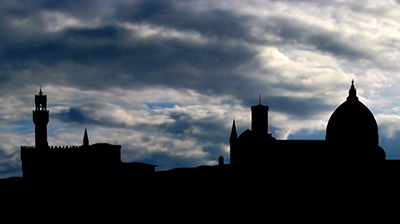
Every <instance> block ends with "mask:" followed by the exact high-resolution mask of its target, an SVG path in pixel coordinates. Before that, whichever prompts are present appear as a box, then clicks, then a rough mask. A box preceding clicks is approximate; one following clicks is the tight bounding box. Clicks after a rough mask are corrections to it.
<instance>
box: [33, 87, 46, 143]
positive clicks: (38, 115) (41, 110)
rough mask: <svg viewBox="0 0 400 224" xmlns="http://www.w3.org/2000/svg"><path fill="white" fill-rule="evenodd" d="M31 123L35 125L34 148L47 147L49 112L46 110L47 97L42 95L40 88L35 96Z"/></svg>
mask: <svg viewBox="0 0 400 224" xmlns="http://www.w3.org/2000/svg"><path fill="white" fill-rule="evenodd" d="M32 112H33V123H34V124H35V147H36V148H45V147H48V142H47V124H48V123H49V111H48V110H47V96H46V95H43V93H42V87H40V91H39V95H35V110H34V111H32Z"/></svg>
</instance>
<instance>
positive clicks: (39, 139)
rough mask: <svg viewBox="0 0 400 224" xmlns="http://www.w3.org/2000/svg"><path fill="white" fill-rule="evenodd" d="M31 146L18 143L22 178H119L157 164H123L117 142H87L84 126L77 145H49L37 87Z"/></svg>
mask: <svg viewBox="0 0 400 224" xmlns="http://www.w3.org/2000/svg"><path fill="white" fill-rule="evenodd" d="M33 123H34V125H35V146H21V161H22V174H23V178H30V179H32V178H33V179H35V178H77V177H85V178H86V177H102V178H104V177H119V176H129V175H132V174H141V173H154V172H155V167H156V166H157V165H152V164H145V163H138V162H134V163H123V162H122V161H121V147H122V146H121V145H112V144H108V143H96V144H92V145H90V144H89V136H88V133H87V129H86V128H85V131H84V135H83V144H82V145H79V146H50V145H49V144H48V142H47V124H48V123H49V110H47V96H46V95H43V92H42V89H41V88H40V91H39V95H35V110H33Z"/></svg>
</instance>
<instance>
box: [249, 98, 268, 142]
mask: <svg viewBox="0 0 400 224" xmlns="http://www.w3.org/2000/svg"><path fill="white" fill-rule="evenodd" d="M268 110H269V107H268V106H264V105H261V94H260V96H259V100H258V105H257V106H252V107H251V131H252V132H254V134H255V135H257V136H264V137H267V135H268Z"/></svg>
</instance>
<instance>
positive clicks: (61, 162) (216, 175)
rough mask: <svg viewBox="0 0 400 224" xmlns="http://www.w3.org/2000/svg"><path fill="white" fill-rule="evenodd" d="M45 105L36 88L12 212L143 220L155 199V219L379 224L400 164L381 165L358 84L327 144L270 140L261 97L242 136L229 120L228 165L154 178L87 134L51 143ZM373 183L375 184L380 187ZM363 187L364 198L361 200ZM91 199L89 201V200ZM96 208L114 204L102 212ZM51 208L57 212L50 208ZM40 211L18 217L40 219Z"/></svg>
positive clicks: (13, 185)
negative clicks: (78, 140)
mask: <svg viewBox="0 0 400 224" xmlns="http://www.w3.org/2000/svg"><path fill="white" fill-rule="evenodd" d="M46 105H47V98H46V95H44V94H43V92H42V89H40V91H39V95H35V110H33V122H34V124H35V146H21V161H22V171H23V178H22V179H18V178H10V179H7V180H1V181H2V182H0V186H1V187H6V188H7V189H8V190H10V189H13V190H12V191H14V192H19V193H17V194H18V196H17V197H16V198H12V197H8V198H7V199H6V201H7V203H10V204H11V206H10V207H8V206H6V207H7V208H4V209H7V211H10V214H12V211H11V210H13V209H16V208H17V207H19V205H21V204H23V203H26V202H28V201H35V200H40V199H39V198H38V196H37V195H40V197H41V198H42V199H45V200H51V198H52V197H53V196H54V195H57V197H61V198H62V200H58V199H57V200H55V201H54V200H53V201H52V202H51V203H49V204H48V205H47V206H46V207H45V208H46V209H50V208H51V209H50V210H49V211H52V212H54V213H55V214H59V215H65V214H67V213H68V214H73V215H75V216H76V217H90V216H98V215H95V214H100V213H104V214H110V216H113V217H114V216H116V215H117V214H120V213H121V211H125V212H129V208H134V209H136V210H135V211H136V212H137V213H138V216H143V217H145V215H144V214H149V213H151V212H149V210H147V207H146V208H145V207H143V206H142V205H147V204H150V203H154V202H157V203H160V201H161V202H163V203H166V204H163V206H162V207H163V209H159V210H157V212H161V213H162V214H165V215H168V214H170V215H171V214H173V213H174V212H176V210H178V209H180V211H181V212H186V213H187V214H192V215H198V214H199V213H201V212H202V211H204V210H207V211H208V213H209V214H214V215H219V216H220V214H219V213H218V212H216V211H220V209H221V208H225V209H227V210H229V211H230V215H229V216H230V217H229V218H232V220H236V218H237V217H242V218H247V219H249V214H253V217H257V218H260V217H264V219H265V217H267V220H275V221H277V220H278V221H285V222H290V221H310V222H311V221H321V220H326V219H328V218H327V217H329V220H331V221H332V220H342V219H344V218H345V217H346V220H351V218H355V219H357V221H360V220H361V217H360V216H359V215H360V214H361V213H363V214H364V216H365V214H368V215H369V216H368V219H367V220H372V219H373V218H377V219H381V218H382V217H381V214H382V213H381V209H382V208H383V207H382V206H381V205H382V203H383V199H382V198H381V197H379V196H381V193H382V190H383V188H382V186H385V187H386V186H388V184H391V183H389V182H388V180H387V177H388V176H390V175H394V174H395V172H397V171H398V170H399V167H400V163H399V162H398V161H396V160H386V154H385V151H384V149H383V148H382V147H380V146H379V133H378V125H377V122H376V120H375V118H374V115H373V114H372V112H371V111H370V110H369V109H368V107H366V106H365V105H364V104H363V103H362V102H360V101H359V99H358V97H357V91H356V88H355V85H354V80H352V82H351V86H350V89H349V95H348V96H347V99H346V101H344V102H343V103H342V104H341V105H339V106H338V107H337V109H336V110H335V111H333V113H332V115H331V117H330V118H329V121H328V124H327V128H326V138H325V139H320V140H279V139H276V138H275V137H273V136H272V134H271V133H269V130H268V111H269V106H266V105H262V104H261V94H260V95H259V104H258V105H255V106H252V107H251V130H249V129H247V130H245V131H243V132H242V133H241V134H240V135H238V133H237V129H236V128H237V125H242V124H236V121H235V118H233V122H232V128H231V132H230V137H229V144H230V163H229V164H226V163H225V161H224V157H223V156H222V155H221V156H219V157H218V158H215V159H216V160H217V161H218V165H215V166H199V167H193V168H175V169H171V170H167V171H158V172H155V167H156V166H157V165H155V164H146V163H139V162H133V163H123V162H122V161H121V147H122V146H121V145H111V144H108V143H95V144H91V145H90V144H89V135H88V131H87V129H86V128H85V130H84V133H83V143H82V145H79V146H51V145H49V143H48V141H47V124H48V122H49V110H47V106H46ZM227 136H228V133H227ZM371 183H381V184H380V186H379V187H376V185H375V184H371ZM46 186H53V187H51V188H49V187H46ZM82 186H86V187H84V188H85V189H86V190H84V189H83V188H81V187H82ZM106 186H111V187H106ZM343 186H345V187H343ZM393 186H395V185H392V186H391V187H393ZM33 189H34V191H35V192H36V193H35V194H32V190H33ZM93 189H96V190H101V191H103V193H102V195H101V198H102V200H103V199H104V200H103V202H99V200H96V199H94V198H95V196H93V195H94V191H93ZM360 189H362V191H367V192H368V195H365V194H361V191H360ZM57 192H58V193H57ZM64 194H66V195H69V196H66V195H64ZM88 195H92V196H90V199H87V196H88ZM85 198H86V199H85ZM116 198H124V201H129V200H133V201H135V202H134V204H135V205H130V206H128V207H124V206H122V204H119V203H117V201H116V200H117V199H116ZM189 198H190V199H189ZM16 201H18V202H16ZM72 201H75V202H77V201H79V202H80V203H83V202H85V203H89V204H90V205H86V206H85V205H84V203H83V204H80V203H78V204H80V205H77V206H78V207H80V208H81V210H79V211H76V210H74V212H72V210H71V208H70V207H68V206H66V204H67V202H72ZM172 202H176V203H180V204H179V206H177V207H176V208H172V207H168V206H167V204H168V203H172ZM260 202H262V203H260ZM13 203H15V204H13ZM96 203H99V204H102V205H105V203H107V204H108V205H111V204H112V205H113V206H107V208H101V206H100V207H99V204H96ZM54 204H57V206H61V207H58V209H55V208H54V207H53V205H54ZM201 204H204V205H202V206H200V205H201ZM338 204H340V207H337V205H338ZM378 205H379V206H378ZM2 206H3V205H2ZM13 206H14V207H13ZM189 207H190V208H191V209H189ZM352 207H353V208H352ZM354 207H356V208H357V209H354ZM385 208H386V207H385ZM41 209H42V208H35V207H26V208H24V209H22V210H23V213H30V214H31V215H38V214H40V211H41ZM163 212H164V213H163ZM360 212H361V213H360ZM369 212H371V213H369ZM10 214H9V217H11V216H12V215H10ZM73 215H72V217H75V216H73ZM210 217H211V216H210ZM365 217H367V216H365Z"/></svg>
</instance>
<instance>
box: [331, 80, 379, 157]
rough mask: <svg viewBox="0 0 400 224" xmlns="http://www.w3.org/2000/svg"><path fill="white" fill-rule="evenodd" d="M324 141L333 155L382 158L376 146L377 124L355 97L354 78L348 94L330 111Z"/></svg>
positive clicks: (377, 136)
mask: <svg viewBox="0 0 400 224" xmlns="http://www.w3.org/2000/svg"><path fill="white" fill-rule="evenodd" d="M326 141H327V142H328V144H329V147H330V148H331V150H332V152H334V153H335V155H334V156H335V157H339V158H342V159H344V160H349V161H354V160H358V161H369V160H378V161H379V160H385V159H386V153H385V151H384V150H383V149H382V148H381V147H380V146H379V134H378V124H377V122H376V120H375V117H374V115H373V114H372V112H371V111H370V110H369V109H368V107H366V106H365V105H364V104H363V103H362V102H360V101H359V100H358V97H357V90H356V88H355V87H354V80H352V81H351V87H350V90H349V96H348V97H347V100H346V101H345V102H343V103H342V104H341V105H340V106H339V107H338V108H337V109H336V110H335V111H334V112H333V113H332V115H331V117H330V119H329V121H328V125H327V128H326Z"/></svg>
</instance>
